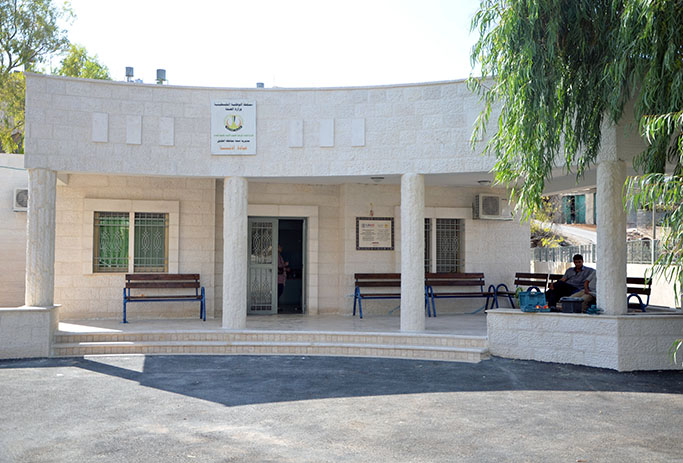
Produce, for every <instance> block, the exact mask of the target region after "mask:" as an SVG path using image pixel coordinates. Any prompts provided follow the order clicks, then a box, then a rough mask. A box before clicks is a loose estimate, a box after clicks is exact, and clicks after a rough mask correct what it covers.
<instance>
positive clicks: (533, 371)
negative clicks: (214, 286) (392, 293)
mask: <svg viewBox="0 0 683 463" xmlns="http://www.w3.org/2000/svg"><path fill="white" fill-rule="evenodd" d="M27 368H29V369H35V368H66V369H72V368H75V369H80V370H86V371H88V372H91V373H96V374H98V375H108V376H112V377H116V378H121V379H125V380H129V381H133V382H136V383H139V384H140V385H142V386H145V387H150V388H156V389H160V390H164V391H168V392H173V393H177V394H183V395H186V396H190V397H194V398H199V399H203V400H208V401H211V402H215V403H219V404H223V405H225V406H238V405H249V404H259V403H272V402H291V401H298V400H311V399H327V398H341V397H361V396H379V395H397V394H417V393H430V392H467V391H477V392H487V391H525V390H526V391H591V392H595V391H604V392H641V393H662V394H681V393H683V372H681V371H660V372H630V373H619V372H616V371H612V370H605V369H599V368H590V367H582V366H575V365H564V364H554V363H542V362H534V361H521V360H508V359H502V358H492V359H490V360H486V361H483V362H481V363H478V364H470V363H454V362H434V361H419V360H396V359H376V358H355V357H302V356H181V355H178V356H172V355H169V356H147V357H142V356H112V357H107V356H104V357H85V358H83V357H80V358H69V359H37V360H13V361H0V375H3V376H4V375H8V374H9V375H12V372H13V371H14V372H19V371H20V370H23V369H27ZM6 379H7V378H6Z"/></svg>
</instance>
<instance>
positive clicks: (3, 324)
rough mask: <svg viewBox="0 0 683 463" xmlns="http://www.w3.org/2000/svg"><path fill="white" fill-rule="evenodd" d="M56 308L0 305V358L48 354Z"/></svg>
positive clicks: (54, 328) (53, 331)
mask: <svg viewBox="0 0 683 463" xmlns="http://www.w3.org/2000/svg"><path fill="white" fill-rule="evenodd" d="M57 310H58V309H57V308H56V307H21V308H5V309H2V308H0V359H15V358H29V357H48V356H49V355H50V343H51V341H52V338H53V335H54V333H55V331H56V329H57V323H58V320H57Z"/></svg>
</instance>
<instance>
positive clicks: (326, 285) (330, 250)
mask: <svg viewBox="0 0 683 463" xmlns="http://www.w3.org/2000/svg"><path fill="white" fill-rule="evenodd" d="M339 189H340V186H339V185H304V184H285V183H262V182H250V183H249V207H250V210H254V209H255V210H257V211H260V212H258V215H263V216H267V215H279V214H280V211H282V215H283V216H285V217H287V216H289V217H298V216H299V213H298V212H297V208H296V207H295V206H315V207H317V211H318V217H317V221H318V223H317V229H318V230H317V236H314V235H313V234H312V233H310V226H311V223H310V222H309V233H308V240H309V243H308V245H309V247H310V246H311V245H312V244H316V243H312V242H311V241H316V242H317V251H316V250H312V251H313V252H312V254H310V255H309V256H310V258H309V259H308V260H307V264H308V266H309V275H308V291H309V295H310V296H317V307H310V306H309V307H308V309H309V313H320V314H329V313H339V307H340V306H339V299H338V297H339V272H338V266H339V261H340V255H339V248H338V246H339V238H338V237H339V222H338V214H339V207H340V204H339V201H340V196H339ZM255 206H292V207H293V208H292V209H290V211H288V210H287V209H286V208H284V209H282V208H278V209H277V214H276V213H275V211H271V209H272V208H268V207H265V208H264V207H256V208H254V207H255ZM312 266H316V267H317V271H313V272H311V267H312ZM311 291H313V292H315V294H310V292H311ZM313 299H315V297H313Z"/></svg>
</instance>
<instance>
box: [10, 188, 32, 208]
mask: <svg viewBox="0 0 683 463" xmlns="http://www.w3.org/2000/svg"><path fill="white" fill-rule="evenodd" d="M12 209H13V210H14V211H16V212H26V211H27V210H28V188H15V189H14V204H13V206H12Z"/></svg>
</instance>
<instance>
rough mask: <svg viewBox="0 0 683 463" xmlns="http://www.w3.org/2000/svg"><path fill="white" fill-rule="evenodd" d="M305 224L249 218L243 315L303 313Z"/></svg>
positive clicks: (274, 219)
mask: <svg viewBox="0 0 683 463" xmlns="http://www.w3.org/2000/svg"><path fill="white" fill-rule="evenodd" d="M305 223H306V221H305V219H301V218H287V219H284V218H282V219H281V218H276V217H250V218H249V256H250V257H249V264H248V265H249V269H248V275H249V277H248V307H247V314H249V315H257V314H258V315H274V314H302V313H304V312H305V311H306V307H305V303H304V301H305V300H306V298H305V293H306V287H305V284H304V281H305V271H306V264H305V255H306V252H305V243H306V237H305V233H306V226H305ZM285 263H286V265H284V264H285Z"/></svg>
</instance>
